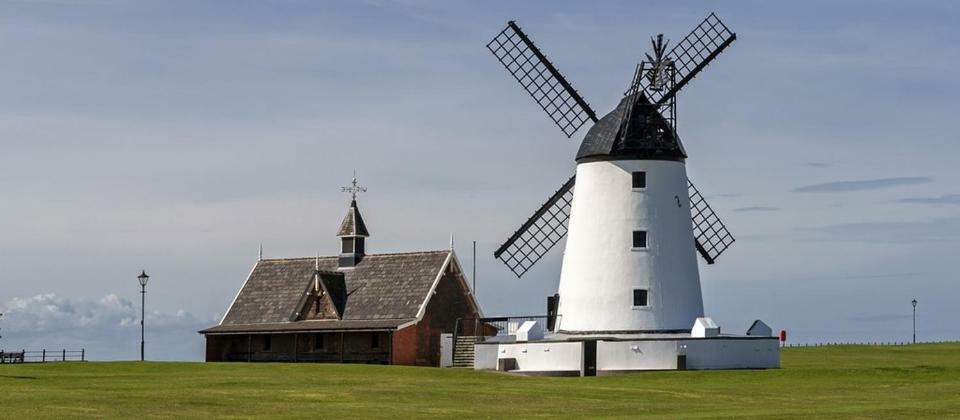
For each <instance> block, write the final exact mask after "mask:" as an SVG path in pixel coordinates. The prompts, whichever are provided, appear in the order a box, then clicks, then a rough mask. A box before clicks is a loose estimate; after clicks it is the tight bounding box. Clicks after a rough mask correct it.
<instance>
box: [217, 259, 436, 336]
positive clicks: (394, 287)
mask: <svg viewBox="0 0 960 420" xmlns="http://www.w3.org/2000/svg"><path fill="white" fill-rule="evenodd" d="M450 253H451V251H449V250H443V251H425V252H410V253H397V254H372V255H365V256H364V257H363V258H362V259H361V260H360V262H359V263H358V264H357V265H356V266H355V267H354V268H351V269H346V270H337V257H335V256H334V257H320V258H319V259H318V258H316V257H306V258H286V259H264V260H260V261H258V262H257V265H256V266H255V267H254V269H253V271H252V272H251V273H250V277H249V278H248V279H247V282H246V283H245V284H244V285H243V288H242V289H241V290H240V293H239V294H238V295H237V298H236V300H235V301H234V303H233V305H232V306H231V307H230V309H229V310H228V311H227V315H226V316H224V318H223V321H222V322H221V323H220V326H219V327H227V326H236V327H240V326H244V325H250V324H278V323H279V324H285V323H297V324H302V323H305V322H320V321H294V319H296V316H295V314H296V313H297V311H299V310H300V309H302V308H300V305H302V302H303V300H302V298H303V295H304V293H307V292H309V288H310V285H311V284H312V281H313V276H314V273H315V271H316V268H315V265H319V269H320V271H321V278H322V279H323V281H324V285H325V286H327V287H328V288H333V289H338V288H340V287H341V286H340V285H338V284H337V283H338V281H337V280H336V279H335V277H338V276H330V275H326V276H325V275H323V274H322V273H323V272H339V273H342V275H343V286H342V290H343V291H334V290H330V293H331V294H337V295H340V294H341V293H342V296H343V306H342V308H343V309H342V312H341V317H342V320H343V321H335V320H334V321H324V322H344V321H372V320H382V321H390V322H398V321H397V320H403V322H407V321H409V320H412V319H416V317H417V312H419V310H420V306H421V305H422V304H423V302H424V301H425V300H426V298H427V295H428V293H429V292H430V289H431V287H433V283H434V281H435V280H436V279H437V276H438V275H439V274H440V270H441V268H443V263H444V261H446V259H447V258H448V256H450ZM338 306H339V305H338ZM338 309H339V308H338ZM344 325H347V324H344ZM397 325H399V324H397ZM219 327H216V328H219ZM242 328H248V327H242ZM291 328H292V327H291ZM205 331H209V330H205Z"/></svg>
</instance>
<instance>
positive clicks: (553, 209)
mask: <svg viewBox="0 0 960 420" xmlns="http://www.w3.org/2000/svg"><path fill="white" fill-rule="evenodd" d="M575 181H576V176H572V177H570V179H568V180H567V182H565V183H564V184H563V186H561V187H560V189H559V190H557V192H555V193H553V195H551V196H550V198H549V199H547V202H545V203H543V205H542V206H540V208H539V209H537V211H536V212H534V213H533V216H530V218H529V219H527V221H526V223H524V224H523V225H522V226H520V229H517V231H516V232H514V234H513V235H511V236H510V238H508V239H507V241H506V242H504V243H503V245H500V248H497V250H496V252H494V253H493V256H494V257H496V258H499V259H500V261H503V263H504V264H506V265H507V267H509V268H510V271H513V274H516V275H517V277H522V276H523V274H524V273H526V272H527V270H529V269H530V267H533V265H534V264H536V263H537V261H540V259H541V258H543V256H544V255H546V254H547V252H550V250H551V249H553V247H554V246H555V245H556V244H557V242H560V240H561V239H563V237H564V236H566V234H567V221H568V220H570V204H571V203H572V202H573V184H574V182H575Z"/></svg>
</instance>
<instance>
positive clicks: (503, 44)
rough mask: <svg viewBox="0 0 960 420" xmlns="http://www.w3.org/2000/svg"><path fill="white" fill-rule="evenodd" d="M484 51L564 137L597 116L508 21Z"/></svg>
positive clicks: (554, 68) (515, 26)
mask: <svg viewBox="0 0 960 420" xmlns="http://www.w3.org/2000/svg"><path fill="white" fill-rule="evenodd" d="M487 49H489V50H490V52H492V53H493V55H494V56H496V57H497V60H500V63H501V64H503V66H504V67H506V69H507V71H509V72H510V74H511V75H513V77H514V78H515V79H517V81H518V82H520V85H522V86H523V88H524V89H526V91H527V93H529V94H530V96H532V97H533V99H534V100H536V101H537V104H539V105H540V108H543V111H544V112H546V113H547V116H549V117H550V119H552V120H553V122H554V123H555V124H556V125H557V127H560V130H561V131H563V134H565V135H566V136H567V137H570V136H572V135H573V133H575V132H576V131H577V130H578V129H579V128H580V127H581V126H583V124H584V123H586V122H587V121H594V122H596V121H597V115H596V113H595V112H594V111H593V109H591V108H590V105H588V104H587V102H586V101H585V100H584V99H583V97H581V96H580V94H579V93H577V91H576V89H574V88H573V86H571V85H570V83H569V82H567V80H566V79H565V78H564V77H563V75H562V74H560V71H558V70H557V68H556V67H554V66H553V63H551V62H550V60H548V59H547V57H546V56H544V55H543V53H542V52H541V51H540V49H539V48H537V46H536V45H534V44H533V41H531V40H530V38H529V37H527V35H526V34H525V33H523V31H522V30H521V29H520V27H519V26H517V24H516V23H514V22H513V21H510V22H508V23H507V27H506V28H504V29H503V31H501V32H500V33H499V34H498V35H497V36H496V37H494V38H493V40H492V41H490V43H488V44H487Z"/></svg>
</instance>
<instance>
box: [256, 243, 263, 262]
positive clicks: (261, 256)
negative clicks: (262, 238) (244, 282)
mask: <svg viewBox="0 0 960 420" xmlns="http://www.w3.org/2000/svg"><path fill="white" fill-rule="evenodd" d="M257 261H263V242H260V250H259V251H258V252H257Z"/></svg>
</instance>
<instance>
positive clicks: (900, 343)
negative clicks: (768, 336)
mask: <svg viewBox="0 0 960 420" xmlns="http://www.w3.org/2000/svg"><path fill="white" fill-rule="evenodd" d="M947 343H960V341H956V340H943V341H917V342H916V343H914V342H911V341H835V342H827V343H788V344H784V345H783V347H829V346H910V345H914V344H947Z"/></svg>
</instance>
